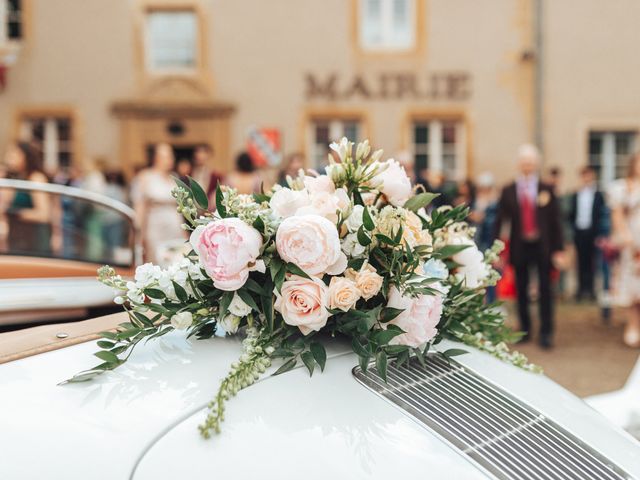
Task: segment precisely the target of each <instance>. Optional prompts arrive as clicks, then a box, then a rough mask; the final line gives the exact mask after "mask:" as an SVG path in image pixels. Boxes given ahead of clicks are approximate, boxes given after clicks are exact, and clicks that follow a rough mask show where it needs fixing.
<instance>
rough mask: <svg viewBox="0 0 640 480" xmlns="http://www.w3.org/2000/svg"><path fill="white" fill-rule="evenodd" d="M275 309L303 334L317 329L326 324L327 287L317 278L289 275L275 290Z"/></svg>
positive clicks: (327, 316) (288, 323) (285, 320)
mask: <svg viewBox="0 0 640 480" xmlns="http://www.w3.org/2000/svg"><path fill="white" fill-rule="evenodd" d="M275 294H276V301H275V303H274V307H275V309H276V310H277V311H278V312H280V314H281V315H282V318H283V319H284V322H285V323H286V324H287V325H292V326H294V327H298V328H299V329H300V331H301V332H302V333H303V335H308V334H309V333H310V332H311V331H312V330H315V331H318V330H320V329H321V328H322V327H324V326H325V325H326V324H327V319H328V318H329V311H328V310H327V308H326V306H327V300H328V289H327V286H326V285H325V284H324V282H323V281H322V280H320V279H319V278H311V279H309V278H304V277H300V276H298V275H291V276H290V277H289V278H288V279H287V280H285V281H284V283H283V284H282V288H281V289H280V292H278V291H276V292H275Z"/></svg>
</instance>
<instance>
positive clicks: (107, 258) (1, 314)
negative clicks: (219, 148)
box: [0, 178, 140, 326]
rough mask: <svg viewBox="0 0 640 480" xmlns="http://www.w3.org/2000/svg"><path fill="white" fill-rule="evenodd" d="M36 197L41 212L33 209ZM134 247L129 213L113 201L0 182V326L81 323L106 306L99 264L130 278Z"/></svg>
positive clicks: (49, 187)
mask: <svg viewBox="0 0 640 480" xmlns="http://www.w3.org/2000/svg"><path fill="white" fill-rule="evenodd" d="M38 197H39V198H42V199H44V202H39V203H40V204H41V205H42V206H43V207H44V209H45V210H46V211H43V212H36V211H35V204H36V202H35V201H34V199H37V198H38ZM27 214H29V215H27ZM37 216H39V217H42V218H41V220H39V221H36V220H35V219H34V217H37ZM139 243H140V242H139V238H138V235H137V233H136V229H135V222H134V212H133V210H132V209H131V208H130V207H129V206H127V205H125V204H124V203H122V202H120V201H117V200H114V199H112V198H110V197H108V196H106V195H102V194H99V193H96V192H93V191H88V190H84V189H79V188H74V187H67V186H63V185H55V184H46V183H35V182H27V181H22V180H12V179H6V178H0V326H3V325H17V324H25V323H28V322H51V321H60V320H62V319H71V318H74V317H75V318H82V317H84V318H87V316H90V312H91V309H95V308H101V307H104V306H110V305H113V303H112V300H113V292H112V291H111V289H110V288H108V287H106V286H104V285H102V284H101V283H100V282H98V280H97V279H96V269H97V268H98V267H99V266H101V265H103V264H105V263H107V264H109V265H113V266H114V267H115V268H116V269H117V270H118V273H120V274H122V275H124V276H128V275H129V276H130V275H133V272H134V270H135V267H136V265H138V264H139V263H140V262H139V258H140V248H139ZM94 315H95V314H94Z"/></svg>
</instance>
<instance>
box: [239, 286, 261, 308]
mask: <svg viewBox="0 0 640 480" xmlns="http://www.w3.org/2000/svg"><path fill="white" fill-rule="evenodd" d="M237 293H238V296H239V297H240V298H241V299H242V301H243V302H244V303H246V304H247V305H249V306H250V307H251V308H252V309H253V310H254V311H256V312H259V311H260V309H259V308H258V304H257V303H256V301H255V300H254V299H253V297H252V296H251V294H250V293H249V292H247V291H246V290H244V289H240V290H238V291H237Z"/></svg>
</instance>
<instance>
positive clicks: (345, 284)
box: [329, 277, 360, 312]
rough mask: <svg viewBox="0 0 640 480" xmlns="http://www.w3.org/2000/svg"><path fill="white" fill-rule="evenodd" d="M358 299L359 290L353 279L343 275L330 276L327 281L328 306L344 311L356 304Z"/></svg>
mask: <svg viewBox="0 0 640 480" xmlns="http://www.w3.org/2000/svg"><path fill="white" fill-rule="evenodd" d="M358 300H360V290H359V289H358V287H357V286H356V284H355V282H354V281H353V280H350V279H348V278H345V277H332V278H331V282H330V283H329V308H333V309H339V310H342V311H343V312H346V311H348V310H350V309H352V308H353V307H355V306H356V302H357V301H358Z"/></svg>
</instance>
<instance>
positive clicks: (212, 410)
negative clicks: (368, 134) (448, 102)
mask: <svg viewBox="0 0 640 480" xmlns="http://www.w3.org/2000/svg"><path fill="white" fill-rule="evenodd" d="M331 148H332V149H333V151H334V153H335V157H334V156H332V155H329V162H330V163H329V165H328V166H327V167H326V169H325V170H326V173H325V174H317V173H315V172H311V173H305V172H303V171H300V173H299V175H298V176H297V177H296V178H291V177H288V178H287V183H288V187H281V186H275V187H274V188H273V189H272V190H271V191H269V192H265V193H260V194H254V195H241V194H238V193H237V192H236V191H235V190H233V189H231V188H225V187H224V186H222V187H221V186H220V185H218V188H217V190H216V196H215V208H210V207H209V204H208V203H209V202H208V199H207V196H206V194H205V193H204V191H203V190H202V188H201V187H200V186H199V185H198V184H197V183H195V182H194V181H193V180H190V181H189V184H186V183H183V182H181V181H179V180H176V182H177V184H178V186H177V187H176V188H175V189H174V190H173V195H174V197H175V198H176V200H177V204H178V211H179V212H180V213H181V214H182V215H183V216H184V218H185V220H186V223H185V226H184V227H185V229H187V230H189V231H190V232H191V236H190V239H189V248H188V253H186V254H185V255H184V258H183V259H182V260H181V261H180V262H179V263H176V264H174V265H171V266H169V267H168V268H166V269H162V268H160V267H158V266H155V265H152V264H145V265H142V266H140V267H138V269H137V270H136V274H135V280H134V281H126V280H125V279H123V278H121V277H120V276H118V275H116V274H115V271H114V270H113V269H112V268H110V267H108V266H105V267H102V268H101V269H100V270H99V278H100V280H101V281H102V282H103V283H105V284H106V285H108V286H110V287H113V288H114V289H116V290H117V291H118V293H117V295H118V296H116V297H115V302H116V303H118V304H122V305H123V306H124V308H125V309H126V310H127V312H128V313H129V317H130V321H129V322H127V323H123V324H122V325H120V327H119V329H118V330H117V331H114V332H104V333H102V334H101V336H102V337H103V338H102V339H101V340H100V341H98V346H99V347H100V348H101V350H100V351H99V352H97V353H96V354H95V355H96V356H97V357H98V358H99V359H100V360H102V361H103V363H101V364H100V365H98V366H96V367H95V368H93V369H92V370H88V371H85V372H82V373H80V374H78V375H76V376H75V377H74V378H72V379H71V380H70V381H84V380H89V379H91V378H93V377H94V376H95V375H97V374H99V373H102V372H104V371H106V370H112V369H114V368H116V367H118V366H119V365H122V364H123V363H124V362H125V361H126V359H127V358H128V357H129V356H130V355H131V351H132V350H133V348H134V347H135V345H136V344H138V343H139V342H140V341H141V340H143V339H152V338H156V337H160V336H162V335H164V334H166V333H168V332H170V331H172V330H174V329H177V330H187V331H188V334H189V336H195V337H196V338H199V339H204V338H210V337H213V336H218V337H224V336H226V335H235V334H243V335H245V336H246V338H245V339H244V341H243V353H242V354H241V356H240V358H239V359H238V361H237V362H235V363H234V364H232V365H231V367H230V371H229V373H228V375H227V376H226V377H225V378H224V379H223V380H222V382H221V384H220V387H219V389H218V393H217V394H216V396H215V397H214V399H213V400H212V401H211V403H210V404H209V413H208V416H207V418H206V419H205V421H204V423H203V424H202V425H201V426H200V431H201V433H202V435H203V436H204V437H209V436H210V434H211V432H219V431H220V423H221V421H222V420H223V417H224V408H225V402H226V401H227V400H228V399H229V398H230V397H231V396H233V395H235V394H237V393H238V391H239V390H241V389H242V388H245V387H247V386H249V385H251V384H252V383H254V382H255V381H256V380H257V379H258V378H259V376H260V375H261V374H263V373H264V372H265V370H266V369H267V367H269V366H270V365H271V363H272V361H273V360H274V359H277V360H278V361H279V362H280V366H279V368H278V369H277V370H276V371H275V373H274V374H275V375H277V374H280V373H283V372H286V371H288V370H291V369H292V368H294V367H295V366H296V365H297V364H298V363H299V362H302V364H304V366H306V368H307V369H308V370H309V374H313V372H314V370H315V369H316V368H319V369H320V370H323V369H324V367H325V362H326V358H327V354H326V351H325V348H324V346H323V344H324V343H326V342H327V341H335V339H334V337H344V338H346V339H347V340H348V341H350V343H351V345H352V347H353V351H354V352H355V353H356V355H357V356H358V357H359V363H360V365H361V367H362V368H363V369H366V368H367V366H368V365H369V364H370V363H371V362H375V365H376V367H377V369H378V371H379V372H380V375H381V376H382V377H383V378H386V369H387V364H388V362H389V361H395V362H397V363H398V364H400V365H402V364H407V363H408V361H409V358H410V357H411V356H416V357H417V358H418V360H420V361H421V362H424V361H426V360H427V352H428V351H429V348H430V346H431V345H435V344H437V343H438V342H440V341H441V340H442V339H444V338H447V339H452V340H457V341H459V342H462V343H465V344H467V345H471V346H474V347H476V348H479V349H482V350H485V351H489V352H491V353H492V354H494V355H496V356H498V357H500V358H502V359H505V360H508V361H510V362H512V363H514V364H516V365H518V366H521V367H523V368H529V369H533V368H535V367H532V366H531V365H529V364H528V363H527V360H526V358H525V357H523V356H522V355H520V354H518V353H511V352H509V350H508V349H507V347H506V344H505V342H508V341H513V340H515V339H516V338H517V334H513V333H512V332H511V331H510V330H509V329H507V328H506V327H505V326H504V324H503V318H502V315H501V314H500V312H499V310H498V309H496V308H494V306H491V305H490V306H487V305H485V303H484V288H485V287H487V286H489V285H494V284H495V282H496V281H497V280H498V277H499V275H498V274H497V272H496V271H495V270H494V269H493V268H492V267H491V264H492V263H493V262H494V261H495V260H496V258H497V256H498V254H499V252H500V250H501V248H502V245H501V244H500V243H499V242H496V244H495V245H494V246H493V247H492V248H491V249H490V250H488V251H487V252H485V253H482V252H480V251H479V250H478V248H477V246H476V245H475V243H474V241H473V234H474V229H473V228H471V227H470V226H469V225H468V224H467V223H465V218H466V217H467V214H468V209H467V208H466V207H465V206H458V207H455V208H451V207H441V208H439V209H436V210H431V211H430V213H428V210H427V209H428V207H429V204H430V202H431V201H432V200H433V199H434V197H435V196H436V195H435V194H433V193H429V192H424V191H420V189H419V187H414V186H412V184H411V181H410V179H409V177H408V176H407V174H406V172H405V170H404V168H403V167H402V166H400V164H399V163H398V162H396V161H395V160H393V159H391V160H386V161H382V160H381V158H382V151H381V150H378V151H375V152H373V153H371V148H370V146H369V143H368V142H367V141H364V142H362V143H360V144H358V145H357V146H356V147H355V148H354V144H353V143H351V142H349V141H348V140H347V139H346V138H343V139H342V140H341V141H340V143H339V144H335V143H334V144H332V145H331ZM213 348H215V344H214V345H213ZM460 353H464V350H461V349H451V350H448V351H446V352H444V355H445V356H452V355H458V354H460Z"/></svg>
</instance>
